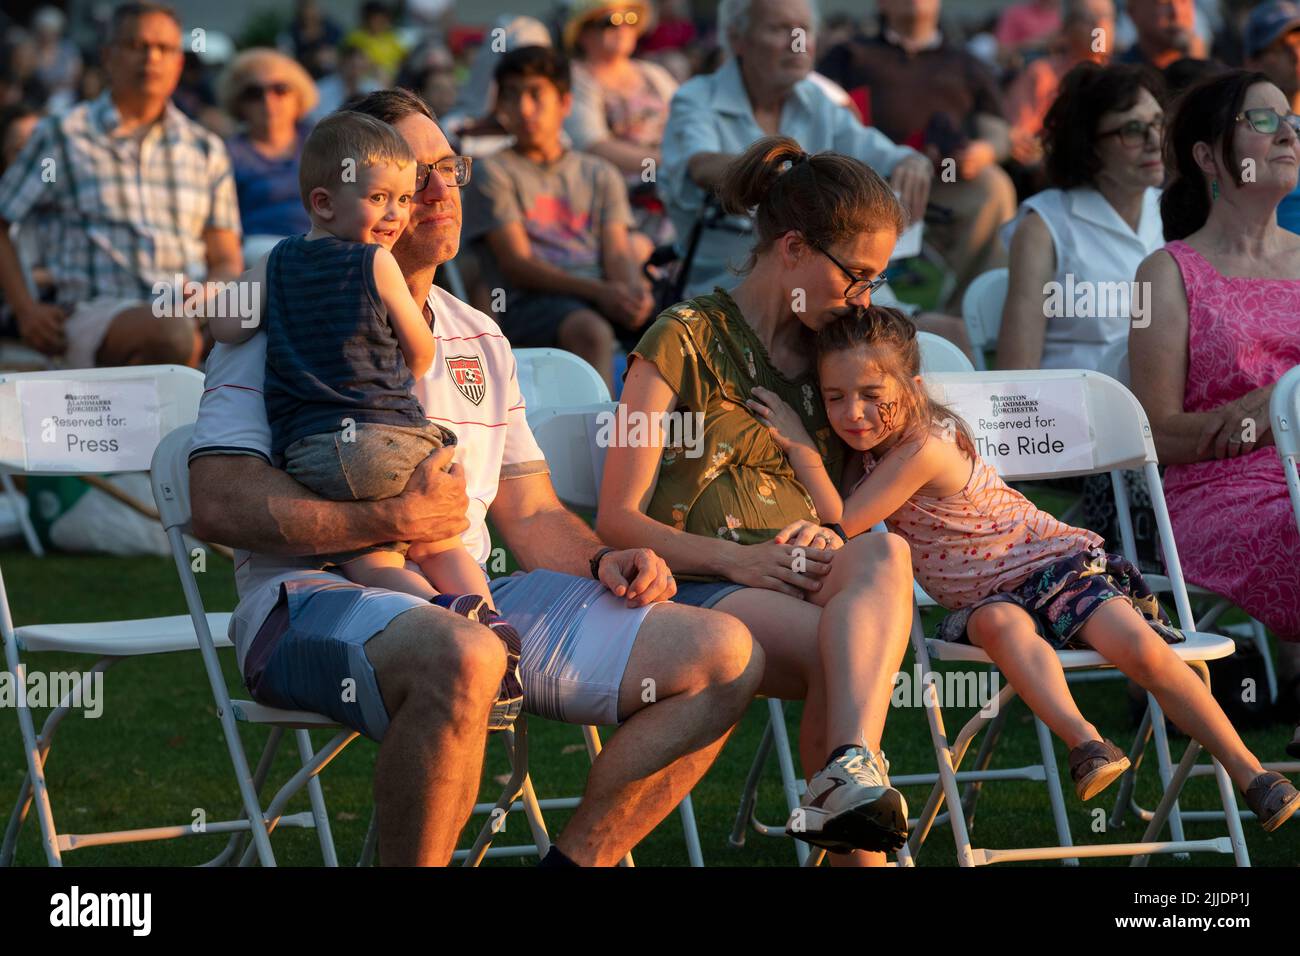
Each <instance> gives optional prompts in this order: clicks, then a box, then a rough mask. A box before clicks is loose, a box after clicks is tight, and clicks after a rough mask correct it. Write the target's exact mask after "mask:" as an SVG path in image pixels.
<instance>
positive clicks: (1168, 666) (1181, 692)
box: [1079, 598, 1264, 793]
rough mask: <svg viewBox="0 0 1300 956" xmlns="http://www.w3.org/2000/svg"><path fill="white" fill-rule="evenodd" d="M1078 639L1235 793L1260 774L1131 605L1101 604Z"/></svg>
mask: <svg viewBox="0 0 1300 956" xmlns="http://www.w3.org/2000/svg"><path fill="white" fill-rule="evenodd" d="M1079 633H1080V635H1081V636H1082V637H1083V639H1084V640H1085V641H1087V642H1088V644H1090V645H1091V646H1092V647H1093V648H1094V649H1095V650H1096V651H1097V652H1098V653H1099V654H1101V655H1102V656H1103V657H1105V658H1106V659H1107V660H1108V661H1110V662H1111V663H1112V664H1114V665H1115V666H1116V667H1118V668H1119V669H1120V670H1121V671H1123V672H1124V673H1125V674H1127V675H1128V676H1129V677H1131V678H1132V679H1133V680H1135V681H1136V682H1137V683H1138V684H1139V685H1140V686H1141V687H1143V688H1145V689H1146V690H1148V691H1150V692H1151V693H1152V694H1153V695H1154V696H1155V698H1156V700H1157V701H1158V702H1159V703H1160V706H1161V707H1162V708H1163V709H1164V711H1165V713H1166V714H1168V715H1169V718H1170V719H1171V720H1172V721H1173V722H1174V723H1175V724H1177V725H1178V726H1179V727H1180V728H1181V729H1182V730H1183V731H1184V732H1185V733H1187V734H1188V735H1189V736H1190V737H1192V738H1193V739H1194V740H1196V741H1197V742H1198V743H1200V744H1201V746H1203V747H1204V748H1205V749H1206V750H1208V751H1209V752H1210V753H1212V754H1213V755H1214V756H1215V757H1216V758H1218V761H1219V763H1221V764H1223V767H1224V769H1225V770H1227V771H1228V776H1230V777H1232V780H1233V782H1234V783H1235V784H1236V785H1237V788H1238V789H1239V790H1241V791H1242V792H1243V793H1244V792H1245V790H1246V788H1247V787H1248V786H1250V782H1251V781H1252V780H1254V779H1255V777H1257V776H1258V775H1259V774H1261V773H1263V772H1264V768H1263V767H1261V766H1260V764H1259V761H1258V760H1257V759H1256V758H1255V755H1254V754H1252V753H1251V752H1250V751H1249V750H1248V749H1246V745H1245V744H1244V743H1243V742H1242V740H1241V736H1240V735H1239V734H1238V733H1237V731H1236V730H1235V729H1233V726H1232V724H1231V723H1229V722H1228V718H1227V715H1226V714H1224V712H1223V708H1221V707H1220V706H1219V703H1218V701H1216V700H1215V699H1214V697H1213V696H1212V695H1211V694H1210V690H1209V688H1208V687H1206V686H1205V684H1204V682H1203V681H1202V680H1201V679H1200V678H1199V677H1197V676H1196V674H1195V672H1194V671H1193V670H1192V669H1191V668H1190V667H1188V666H1187V665H1186V664H1184V663H1183V662H1182V661H1181V660H1179V659H1178V655H1177V654H1175V653H1174V651H1173V649H1172V648H1171V647H1170V646H1169V645H1168V644H1166V643H1165V642H1164V641H1163V640H1161V638H1160V635H1158V634H1157V633H1156V632H1155V631H1153V630H1151V627H1150V625H1148V624H1147V623H1146V621H1145V620H1144V619H1143V618H1142V615H1141V614H1139V613H1138V612H1137V611H1136V610H1135V609H1134V608H1133V606H1132V605H1131V604H1129V603H1128V602H1127V601H1124V600H1121V599H1118V598H1113V599H1111V600H1109V601H1107V602H1106V603H1105V604H1103V605H1102V606H1101V607H1100V608H1098V609H1097V610H1096V611H1094V612H1093V614H1092V616H1091V617H1089V618H1088V620H1087V621H1086V622H1085V623H1084V625H1083V627H1082V629H1081V630H1080V632H1079Z"/></svg>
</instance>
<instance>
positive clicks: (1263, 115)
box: [1233, 106, 1300, 134]
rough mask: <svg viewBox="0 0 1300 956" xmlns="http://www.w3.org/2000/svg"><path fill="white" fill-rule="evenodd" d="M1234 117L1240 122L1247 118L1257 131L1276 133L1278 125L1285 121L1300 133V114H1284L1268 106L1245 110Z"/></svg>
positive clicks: (1251, 126)
mask: <svg viewBox="0 0 1300 956" xmlns="http://www.w3.org/2000/svg"><path fill="white" fill-rule="evenodd" d="M1233 119H1235V120H1237V121H1238V122H1240V121H1241V120H1245V121H1246V122H1247V123H1249V124H1250V128H1251V129H1253V130H1254V131H1255V132H1256V133H1269V134H1272V133H1276V132H1277V129H1278V127H1279V126H1281V125H1282V123H1283V122H1285V123H1286V125H1287V126H1290V127H1291V128H1292V129H1293V130H1295V131H1296V133H1298V134H1300V116H1296V115H1295V114H1294V113H1287V114H1286V115H1285V116H1284V115H1283V114H1281V113H1279V112H1278V111H1277V110H1274V109H1270V108H1269V107H1267V106H1261V107H1259V108H1258V109H1253V110H1243V111H1242V112H1240V113H1238V114H1237V115H1236V116H1234V117H1233Z"/></svg>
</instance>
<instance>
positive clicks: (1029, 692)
mask: <svg viewBox="0 0 1300 956" xmlns="http://www.w3.org/2000/svg"><path fill="white" fill-rule="evenodd" d="M966 633H967V634H969V635H970V640H971V643H972V644H974V645H975V646H976V647H978V648H982V649H983V651H984V653H986V654H988V656H989V657H991V658H992V659H993V663H994V664H996V665H997V666H998V670H1000V671H1002V673H1003V674H1004V675H1006V678H1007V681H1008V682H1009V683H1010V684H1011V686H1012V687H1014V688H1015V689H1016V693H1018V694H1019V695H1020V698H1021V699H1022V700H1023V701H1024V702H1025V706H1027V707H1028V708H1029V709H1030V710H1032V711H1033V712H1034V714H1035V715H1037V716H1038V717H1039V718H1040V719H1041V720H1042V721H1043V723H1045V724H1047V726H1048V728H1049V729H1050V730H1051V731H1052V733H1054V734H1056V736H1058V737H1060V738H1061V740H1063V741H1064V742H1065V745H1066V746H1067V747H1069V748H1071V749H1074V748H1075V747H1077V746H1079V745H1080V744H1083V743H1087V742H1088V741H1090V740H1101V739H1102V738H1101V733H1100V732H1099V731H1098V730H1097V728H1096V727H1094V726H1093V725H1092V724H1090V723H1089V722H1088V721H1087V720H1085V719H1084V716H1083V714H1081V713H1080V712H1079V708H1078V706H1077V705H1076V704H1075V702H1074V696H1073V695H1072V694H1071V693H1070V685H1069V684H1067V683H1066V682H1065V669H1064V668H1063V667H1061V659H1060V658H1059V657H1057V656H1056V651H1055V650H1054V649H1053V648H1052V646H1051V645H1050V644H1048V643H1047V642H1046V641H1045V640H1043V639H1042V637H1040V636H1039V635H1038V632H1037V631H1036V630H1034V620H1033V618H1031V617H1030V616H1029V612H1028V611H1026V610H1024V609H1023V608H1019V607H1016V606H1014V605H1012V604H987V605H985V606H984V607H982V608H980V609H979V610H977V611H975V612H974V613H973V614H972V615H971V616H970V620H969V621H968V622H967V624H966Z"/></svg>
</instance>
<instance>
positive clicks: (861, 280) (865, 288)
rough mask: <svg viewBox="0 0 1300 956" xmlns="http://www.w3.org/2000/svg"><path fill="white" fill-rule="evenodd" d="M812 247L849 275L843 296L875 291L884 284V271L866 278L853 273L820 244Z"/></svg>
mask: <svg viewBox="0 0 1300 956" xmlns="http://www.w3.org/2000/svg"><path fill="white" fill-rule="evenodd" d="M813 248H814V249H816V250H817V251H818V252H820V253H821V254H822V255H824V256H825V257H826V258H827V259H829V260H831V262H833V263H835V265H836V266H838V267H839V270H840V271H841V272H843V273H844V274H845V275H846V276H848V277H849V284H848V285H847V286H845V287H844V298H846V299H852V298H856V297H857V296H860V295H862V294H864V293H869V292H875V291H876V290H877V289H879V288H880V287H881V286H882V285H884V284H885V278H886V276H885V273H883V272H882V273H880V275H878V276H876V277H875V278H874V279H868V278H866V277H865V276H860V275H857V274H856V273H854V272H853V271H852V270H851V269H850V268H849V267H848V266H846V265H845V264H844V263H842V262H840V260H839V259H836V258H835V257H834V256H833V255H831V254H830V252H828V251H827V250H825V249H823V248H822V247H821V246H814V247H813Z"/></svg>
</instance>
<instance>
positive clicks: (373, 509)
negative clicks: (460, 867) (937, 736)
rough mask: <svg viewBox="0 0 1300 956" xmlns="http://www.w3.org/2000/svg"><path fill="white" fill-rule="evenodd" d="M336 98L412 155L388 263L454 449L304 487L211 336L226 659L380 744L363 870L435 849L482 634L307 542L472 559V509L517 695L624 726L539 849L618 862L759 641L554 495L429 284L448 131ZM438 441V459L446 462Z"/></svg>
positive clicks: (732, 714) (461, 759)
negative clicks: (414, 317)
mask: <svg viewBox="0 0 1300 956" xmlns="http://www.w3.org/2000/svg"><path fill="white" fill-rule="evenodd" d="M350 108H352V109H356V110H359V111H361V112H365V113H367V114H369V115H371V116H374V117H376V118H377V119H380V120H383V121H385V122H388V123H390V124H391V125H392V126H393V127H394V128H395V129H396V130H397V131H398V132H399V133H400V134H401V135H402V136H403V137H404V138H405V139H406V141H407V142H408V143H409V144H410V146H411V150H412V152H413V153H414V154H415V156H416V159H417V162H418V163H419V164H420V167H421V168H420V170H419V175H418V176H417V181H419V180H420V178H421V177H424V178H425V180H426V181H427V185H426V186H424V187H423V188H421V189H420V190H419V191H418V192H417V193H415V195H414V198H413V201H412V206H413V207H414V208H413V210H412V213H411V222H410V225H409V226H408V228H407V230H406V232H405V233H404V234H403V235H402V238H401V239H400V240H399V241H398V243H397V245H396V246H394V248H393V255H394V256H395V257H396V259H397V262H398V264H399V266H400V267H401V269H402V273H403V275H404V277H405V279H406V282H407V286H408V287H409V289H410V291H411V294H412V297H413V298H414V299H415V301H416V302H419V303H422V304H423V306H424V314H425V316H426V317H427V318H428V319H429V321H430V322H431V324H432V329H433V333H434V336H435V338H436V340H437V354H436V355H435V358H434V361H433V365H432V367H431V368H430V369H429V371H428V372H427V373H426V374H425V375H424V376H423V377H422V378H421V379H420V380H419V381H417V383H416V386H415V393H416V396H417V397H418V398H419V399H420V401H421V404H422V405H423V407H424V411H425V414H426V415H427V416H429V417H430V418H432V419H434V420H436V421H439V422H443V423H446V424H448V425H449V426H450V427H451V428H452V429H454V430H455V431H456V433H457V435H458V437H459V443H458V444H457V445H456V446H454V448H452V447H449V448H444V449H443V450H442V451H440V452H439V453H437V454H436V455H434V456H431V457H430V458H429V459H427V460H426V461H425V462H424V463H423V464H422V465H421V466H420V467H419V468H418V469H417V470H416V472H415V473H414V474H413V475H412V477H411V479H410V481H409V482H408V483H407V487H406V490H405V491H404V492H403V493H402V494H400V495H398V496H396V497H394V498H388V499H385V500H381V501H329V500H326V499H323V498H321V497H319V496H317V495H314V494H313V493H312V492H310V491H308V490H307V489H306V488H304V487H303V486H302V485H300V484H298V483H297V482H296V481H294V480H293V479H292V478H290V477H289V476H288V475H287V474H286V473H285V472H284V471H282V470H280V468H279V467H277V462H276V461H275V460H274V458H273V456H272V455H271V448H270V431H269V427H268V425H267V418H266V407H265V403H264V400H263V398H262V382H263V376H264V371H265V353H266V342H265V339H266V336H264V335H258V336H254V337H253V338H252V339H250V340H249V341H248V342H245V343H244V344H243V345H238V346H233V347H227V346H222V345H219V346H217V347H216V349H214V350H213V353H212V356H211V358H210V360H209V364H208V373H207V383H206V386H207V387H206V389H205V394H204V396H203V402H202V405H201V406H200V409H199V420H198V424H197V426H196V429H195V436H194V445H193V446H192V448H191V451H190V482H191V491H192V499H193V503H194V528H195V531H196V532H197V533H198V534H199V535H201V536H202V537H203V538H205V539H206V540H209V541H218V542H223V543H226V544H230V545H233V546H234V547H235V548H237V549H239V551H238V552H237V553H236V583H237V585H238V588H239V595H240V603H239V606H238V607H237V608H236V610H235V614H234V618H233V621H232V627H231V630H232V633H231V638H232V640H233V642H234V644H235V647H236V652H237V656H238V659H239V665H240V670H241V673H242V675H243V678H244V681H245V683H246V684H247V685H248V687H249V690H250V691H251V692H252V694H253V696H254V698H255V699H257V700H259V701H262V702H264V703H267V704H270V705H272V706H279V707H286V708H294V709H305V710H313V711H317V712H320V713H325V714H328V715H329V716H331V717H333V718H334V719H335V720H337V721H338V722H340V723H342V724H344V725H346V726H349V727H352V728H353V729H355V730H358V731H360V732H361V733H364V734H366V735H367V736H369V737H371V738H373V739H375V740H377V741H379V756H378V759H377V761H376V764H375V788H374V789H375V807H376V811H377V816H378V820H379V851H380V858H381V860H382V862H384V863H385V864H389V865H412V864H435V865H437V864H445V863H446V862H447V861H448V860H449V859H450V858H451V854H452V850H453V849H454V847H455V844H456V839H457V836H458V834H459V833H460V831H461V829H462V828H463V827H464V825H465V822H466V820H467V819H468V818H469V815H470V811H471V809H472V807H473V805H474V799H475V796H476V794H477V792H478V787H479V781H480V778H481V776H482V766H483V746H484V740H485V737H486V733H487V717H488V711H489V708H490V707H491V705H492V703H493V701H494V700H495V698H496V694H497V688H498V685H499V684H500V681H501V677H502V674H503V673H504V671H505V667H506V655H505V652H504V650H503V648H502V645H501V642H500V641H498V639H497V638H496V636H494V634H493V632H492V631H491V630H489V629H488V628H487V627H484V626H482V625H480V624H477V623H472V622H470V621H469V620H467V619H465V618H463V617H458V616H457V615H455V614H453V613H452V612H451V611H448V610H446V609H444V608H441V607H436V606H434V605H432V604H429V603H427V602H424V601H421V600H420V599H419V598H417V597H415V596H413V595H409V594H399V593H396V592H392V591H383V590H380V589H377V588H363V587H360V586H358V585H354V584H352V583H350V582H348V581H347V580H345V579H344V578H343V577H341V576H339V575H337V574H334V573H330V572H328V571H326V570H322V565H323V562H322V561H321V560H320V559H319V558H316V557H314V556H315V555H320V554H327V553H331V552H337V551H344V550H351V549H354V548H358V547H366V546H368V545H371V544H378V543H381V542H385V541H393V540H421V541H425V540H427V541H436V540H443V539H445V538H447V537H449V536H451V535H454V534H461V536H462V539H463V540H464V542H465V546H466V548H468V549H469V551H470V553H471V554H473V555H474V556H475V558H476V559H477V560H478V561H479V562H480V564H485V563H487V562H488V560H489V557H490V555H491V553H492V545H491V540H490V538H489V535H488V528H487V524H486V519H487V518H488V517H491V519H492V522H493V525H494V526H495V528H496V529H497V530H498V531H500V533H501V535H502V536H503V537H504V539H505V541H506V543H507V544H508V545H509V547H510V549H511V551H512V552H513V554H514V556H515V558H516V559H517V560H518V562H519V564H520V565H521V566H522V567H524V568H525V569H528V573H526V574H521V575H516V576H511V577H509V578H504V579H501V578H499V579H497V580H496V581H494V582H493V584H492V596H493V599H494V601H495V603H496V604H497V607H498V608H499V609H500V611H501V613H502V614H504V615H505V616H506V617H507V618H508V619H509V620H510V622H511V623H512V624H513V625H514V626H515V627H516V628H517V629H518V631H519V633H520V635H521V637H522V644H523V650H522V655H521V658H520V662H519V672H520V676H521V679H522V682H523V685H524V695H525V696H524V709H525V710H527V711H529V712H530V713H535V714H539V715H541V716H544V717H547V718H549V719H552V720H561V721H566V722H570V723H580V724H614V723H618V724H620V727H619V730H618V731H617V732H616V733H615V734H614V735H613V737H612V738H611V739H610V740H609V742H608V744H607V746H606V747H605V748H604V750H603V751H602V752H601V753H600V754H599V755H598V756H597V757H596V759H595V761H594V763H593V764H592V768H591V774H590V776H589V777H588V780H587V787H586V790H585V792H584V794H583V797H582V804H581V806H580V807H579V808H578V809H577V811H576V812H575V813H574V815H573V817H572V818H571V819H570V820H569V822H568V825H567V826H566V827H565V828H564V831H563V832H562V833H561V834H560V835H559V837H558V839H557V840H556V842H555V844H554V845H553V846H552V848H551V852H550V854H549V855H548V856H547V857H546V858H545V859H544V860H543V864H544V865H547V866H571V865H610V864H613V863H615V862H617V861H618V860H619V859H621V858H622V857H623V856H624V855H625V854H626V853H627V852H628V851H629V850H630V849H631V848H632V847H633V846H634V845H635V844H636V843H637V842H638V841H639V840H640V839H641V838H642V837H644V836H645V835H646V834H647V833H649V832H650V830H652V829H653V828H654V827H655V826H656V825H657V824H658V823H659V821H660V820H662V819H663V818H664V816H665V815H666V814H667V813H669V812H670V811H671V810H672V809H673V808H674V807H675V806H676V805H677V804H678V803H680V802H681V800H682V798H683V797H684V796H686V794H687V793H689V792H690V790H691V788H692V787H693V786H694V785H695V782H696V781H697V780H699V778H700V777H701V776H702V775H703V774H704V771H705V770H706V769H707V768H708V766H709V765H710V764H711V763H712V762H713V759H714V757H715V756H717V753H718V751H719V750H720V749H721V747H722V744H723V741H724V740H725V739H726V737H727V734H728V732H729V731H730V728H731V727H732V726H734V724H735V723H736V721H737V720H738V719H739V717H740V716H741V714H743V713H744V710H745V708H746V706H747V705H748V703H749V701H750V699H751V698H752V697H753V695H754V693H755V691H756V689H757V687H758V684H759V678H760V677H761V676H762V672H763V664H764V661H763V653H762V650H761V648H759V647H758V646H757V645H755V644H754V642H753V640H752V638H751V636H750V634H749V631H748V630H747V629H746V628H745V627H744V626H743V625H741V624H740V622H739V621H737V620H736V619H735V618H732V617H729V616H728V615H726V614H721V613H717V612H714V611H709V610H704V609H699V608H693V607H685V606H677V605H674V604H672V603H667V599H669V598H671V597H672V596H673V594H674V593H676V585H675V584H674V583H673V579H672V576H671V574H670V573H669V571H668V568H667V566H666V565H665V564H664V562H663V561H662V560H661V559H660V558H659V557H658V556H657V555H655V554H654V552H652V551H649V550H647V549H631V550H618V549H614V548H606V547H602V546H601V545H602V542H601V541H600V539H599V538H597V537H596V535H595V534H594V533H593V532H592V530H591V529H590V528H589V527H588V526H587V525H586V524H584V523H583V522H582V521H581V520H580V519H578V518H577V517H576V516H575V515H573V514H571V513H569V512H568V511H567V510H565V508H564V506H563V505H561V504H560V502H559V500H558V499H557V498H556V495H555V491H554V489H553V488H552V486H551V482H550V478H549V476H548V472H547V467H546V461H545V459H544V457H543V455H542V452H541V450H540V449H539V448H538V446H537V443H536V441H534V439H533V435H532V432H531V431H530V430H529V428H528V423H527V419H526V418H525V408H524V402H523V398H522V396H521V394H520V391H519V384H518V379H517V375H516V370H515V361H514V356H513V354H512V353H511V351H510V346H509V344H508V343H507V342H506V340H505V337H504V336H503V335H502V334H501V330H500V329H499V328H498V327H497V325H496V323H494V322H493V321H492V320H491V319H490V318H488V317H487V316H486V315H484V314H483V313H481V312H478V311H477V310H475V309H473V308H471V307H470V306H467V305H465V304H464V303H463V302H460V301H458V300H456V299H455V298H453V297H452V296H451V295H449V294H448V293H446V292H444V291H443V290H441V289H439V288H437V287H435V286H434V285H433V277H434V272H435V270H436V269H437V267H438V266H439V265H440V264H441V263H443V262H446V261H448V260H449V259H451V258H452V257H453V256H454V255H455V254H456V250H457V247H458V245H459V241H460V223H461V204H460V194H459V191H458V189H457V188H456V181H455V177H456V174H455V172H454V171H453V170H452V168H451V167H452V166H453V165H454V164H452V163H450V162H449V160H452V159H453V158H454V157H453V155H452V151H451V147H450V145H449V144H448V142H447V139H446V137H445V136H444V135H443V133H442V131H441V130H440V129H439V128H438V126H437V124H436V123H435V122H434V121H433V118H432V116H431V114H430V113H429V110H428V107H427V106H426V105H425V104H424V103H423V101H421V100H420V99H419V98H418V97H416V96H415V95H414V94H412V93H410V92H408V91H405V90H383V91H378V92H376V93H372V94H370V95H369V96H367V97H365V98H364V99H363V100H361V101H360V102H357V103H354V104H350ZM449 176H450V179H449V178H448V177H449ZM267 319H268V321H275V314H274V307H273V309H272V312H271V313H270V314H269V315H268V316H267ZM453 451H454V452H455V458H456V464H455V465H452V466H451V469H450V471H444V470H443V469H444V468H446V467H447V466H448V465H449V464H450V463H451V459H452V453H453ZM593 578H595V580H593ZM349 690H350V693H348V692H347V691H349Z"/></svg>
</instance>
